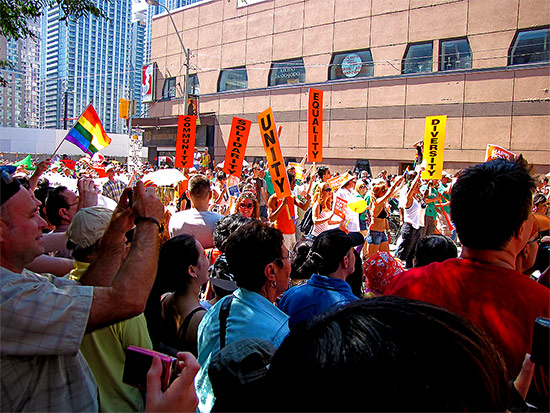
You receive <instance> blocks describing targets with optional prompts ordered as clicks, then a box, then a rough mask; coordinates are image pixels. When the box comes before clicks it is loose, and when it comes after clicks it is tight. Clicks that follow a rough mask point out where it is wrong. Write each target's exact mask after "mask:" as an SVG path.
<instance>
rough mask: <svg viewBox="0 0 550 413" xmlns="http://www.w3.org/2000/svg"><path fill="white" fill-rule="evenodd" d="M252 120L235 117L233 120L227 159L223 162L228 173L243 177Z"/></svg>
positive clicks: (226, 153) (226, 152) (226, 154)
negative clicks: (242, 172)
mask: <svg viewBox="0 0 550 413" xmlns="http://www.w3.org/2000/svg"><path fill="white" fill-rule="evenodd" d="M251 126H252V121H250V120H246V119H241V118H237V117H234V118H233V122H231V132H230V133H229V141H228V142H227V150H226V151H225V160H224V162H223V171H224V172H225V173H226V174H227V175H233V176H236V177H237V178H240V177H241V171H242V169H243V161H244V154H245V152H246V145H247V143H248V135H249V134H250V127H251Z"/></svg>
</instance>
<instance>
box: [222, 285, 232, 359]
mask: <svg viewBox="0 0 550 413" xmlns="http://www.w3.org/2000/svg"><path fill="white" fill-rule="evenodd" d="M232 301H233V294H231V295H230V296H229V297H227V298H225V299H224V300H223V303H222V306H221V308H220V316H219V317H220V350H221V349H222V348H224V347H225V333H226V330H227V318H228V317H229V309H230V308H231V302H232Z"/></svg>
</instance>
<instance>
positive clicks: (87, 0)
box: [0, 0, 110, 86]
mask: <svg viewBox="0 0 550 413" xmlns="http://www.w3.org/2000/svg"><path fill="white" fill-rule="evenodd" d="M101 1H110V0H101ZM51 6H59V7H61V10H62V11H63V16H64V17H62V20H65V21H68V20H77V19H78V18H79V17H87V16H88V15H92V16H95V17H98V18H107V15H106V13H105V12H104V11H103V10H102V9H100V8H98V7H97V6H96V5H95V1H94V0H0V35H2V36H5V37H6V38H7V39H8V40H18V39H21V38H23V39H24V38H27V37H33V38H34V37H36V36H35V35H34V34H33V33H32V32H31V31H30V30H29V27H28V25H27V20H32V19H36V18H38V17H40V15H41V14H42V10H43V9H44V8H46V7H51ZM7 67H9V62H7V61H5V60H0V69H2V68H7ZM5 84H6V82H5V80H4V79H3V78H2V76H0V86H5Z"/></svg>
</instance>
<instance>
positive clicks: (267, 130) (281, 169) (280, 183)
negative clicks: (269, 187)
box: [258, 108, 291, 199]
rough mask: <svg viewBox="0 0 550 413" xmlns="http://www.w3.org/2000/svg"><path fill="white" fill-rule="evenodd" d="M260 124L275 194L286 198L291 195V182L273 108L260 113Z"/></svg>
mask: <svg viewBox="0 0 550 413" xmlns="http://www.w3.org/2000/svg"><path fill="white" fill-rule="evenodd" d="M258 125H259V126H260V136H261V138H262V143H263V144H264V150H265V156H266V158H267V165H268V166H269V172H270V173H271V179H272V180H273V188H274V189H275V194H277V198H279V199H281V198H286V197H287V196H290V195H291V192H290V184H289V182H288V176H287V174H286V169H285V163H284V160H283V153H282V152H281V145H280V144H279V139H278V137H277V132H276V130H277V129H276V128H275V120H274V119H273V111H272V110H271V108H267V109H266V110H264V111H263V112H262V113H260V114H259V115H258Z"/></svg>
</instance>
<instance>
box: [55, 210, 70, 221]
mask: <svg viewBox="0 0 550 413" xmlns="http://www.w3.org/2000/svg"><path fill="white" fill-rule="evenodd" d="M68 210H69V208H60V209H59V212H58V214H59V216H60V217H61V218H62V219H64V220H66V221H70V220H71V217H70V216H69V214H68V213H67V211H68Z"/></svg>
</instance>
